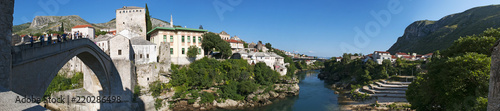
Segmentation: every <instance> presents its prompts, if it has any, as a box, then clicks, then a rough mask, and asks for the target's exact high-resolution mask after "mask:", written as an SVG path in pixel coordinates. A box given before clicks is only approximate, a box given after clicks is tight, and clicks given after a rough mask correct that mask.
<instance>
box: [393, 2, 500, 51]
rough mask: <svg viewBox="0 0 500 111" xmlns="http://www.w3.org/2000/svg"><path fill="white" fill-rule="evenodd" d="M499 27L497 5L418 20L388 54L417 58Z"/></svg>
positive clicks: (498, 6)
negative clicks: (409, 53) (459, 40)
mask: <svg viewBox="0 0 500 111" xmlns="http://www.w3.org/2000/svg"><path fill="white" fill-rule="evenodd" d="M498 27H500V5H488V6H481V7H474V8H471V9H468V10H466V11H464V12H461V13H455V14H450V15H447V16H444V17H443V18H441V19H439V20H437V21H431V20H419V21H415V22H413V23H411V24H410V25H408V27H406V29H405V33H404V34H403V35H402V36H401V37H398V40H397V41H396V43H394V44H393V45H392V46H391V47H390V48H389V49H388V50H387V51H388V52H390V53H393V54H394V53H396V52H415V53H419V54H426V53H431V52H434V51H436V50H443V49H446V48H448V47H449V46H451V44H452V43H453V41H455V40H457V39H458V38H460V37H465V36H467V35H474V34H475V35H477V34H480V33H482V32H483V31H484V30H486V29H487V28H498Z"/></svg>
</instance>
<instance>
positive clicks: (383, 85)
mask: <svg viewBox="0 0 500 111" xmlns="http://www.w3.org/2000/svg"><path fill="white" fill-rule="evenodd" d="M409 84H411V82H392V81H391V82H389V81H386V80H382V81H380V82H374V83H373V84H369V85H367V86H363V87H362V88H358V89H356V92H358V93H362V94H368V95H370V96H371V97H374V98H375V99H377V101H378V102H407V100H406V95H405V93H406V90H407V89H408V85H409Z"/></svg>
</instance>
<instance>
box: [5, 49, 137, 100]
mask: <svg viewBox="0 0 500 111" xmlns="http://www.w3.org/2000/svg"><path fill="white" fill-rule="evenodd" d="M12 50H13V65H12V66H13V67H12V75H11V77H10V88H9V89H11V90H12V91H14V92H16V93H18V94H20V95H23V96H34V97H43V94H44V92H45V91H46V90H47V88H48V86H49V84H50V82H52V80H53V79H54V77H55V76H56V75H57V73H58V71H59V70H60V69H61V68H62V67H63V66H64V65H65V64H66V63H67V62H68V61H69V60H70V59H72V58H73V57H78V58H79V59H80V60H81V61H82V62H83V63H84V64H85V65H86V66H88V67H89V68H90V69H91V70H92V72H94V75H95V76H96V77H97V79H98V82H99V83H100V87H101V88H102V90H100V91H98V92H94V95H96V94H95V93H99V94H98V95H104V96H109V95H114V96H124V97H123V98H124V100H125V99H126V97H127V96H126V95H129V94H128V93H126V91H123V85H122V81H121V78H120V75H119V74H118V71H117V69H116V67H115V66H114V64H113V62H112V60H111V58H110V57H109V56H108V55H107V54H106V53H104V52H103V51H102V50H101V49H100V48H99V47H97V46H96V45H95V44H94V42H92V41H90V40H89V39H79V40H73V41H68V42H63V43H57V44H51V45H45V46H41V44H34V46H33V47H31V46H30V45H21V46H16V47H13V49H12ZM85 81H88V80H85V79H84V82H85Z"/></svg>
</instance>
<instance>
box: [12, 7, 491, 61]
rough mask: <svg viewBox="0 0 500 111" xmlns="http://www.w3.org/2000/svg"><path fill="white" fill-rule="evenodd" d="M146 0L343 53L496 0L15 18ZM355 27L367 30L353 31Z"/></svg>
mask: <svg viewBox="0 0 500 111" xmlns="http://www.w3.org/2000/svg"><path fill="white" fill-rule="evenodd" d="M145 3H148V7H149V10H150V14H151V15H152V17H154V18H159V19H162V20H165V21H170V14H173V17H174V24H175V25H181V26H187V27H188V28H198V27H199V25H203V27H204V28H205V29H207V30H209V31H211V32H221V31H223V30H224V31H226V32H227V33H229V34H231V36H234V35H237V36H239V37H240V38H242V39H243V40H245V41H247V42H257V41H259V40H261V41H263V42H264V43H267V42H269V43H271V44H272V45H273V47H275V48H278V49H283V50H286V51H295V52H298V53H302V54H307V55H314V56H320V57H332V56H341V55H342V53H363V54H368V53H372V52H373V51H385V50H387V49H389V48H390V46H392V44H393V43H395V42H396V40H397V37H399V36H401V35H403V33H404V29H405V28H406V26H408V25H409V24H411V23H412V22H414V21H416V20H438V19H440V18H441V17H444V16H446V15H449V14H454V13H459V12H463V11H465V10H467V9H470V8H473V7H477V6H485V5H492V4H500V1H499V0H439V1H437V0H349V1H348V0H16V1H15V9H14V25H19V24H22V23H26V22H31V21H32V20H33V18H34V17H35V16H45V15H50V16H65V15H79V16H80V17H82V18H83V19H85V20H87V21H88V22H90V23H104V22H108V21H109V20H111V19H113V18H115V10H116V9H118V8H121V7H123V6H140V7H144V5H145ZM393 7H395V8H393ZM390 9H391V10H392V11H393V12H391V10H390ZM372 11H373V12H375V13H378V14H381V15H383V12H388V13H386V14H388V15H389V16H390V18H391V19H390V20H387V16H381V17H380V18H381V19H382V22H383V23H382V22H379V21H377V20H378V19H377V18H376V17H374V16H373V15H372V14H371V12H372ZM382 24H384V25H382ZM366 26H368V31H367V30H366V29H365V27H366ZM377 26H378V27H377ZM356 29H360V31H361V33H364V35H366V36H365V37H363V36H359V35H360V32H357V31H356ZM370 34H371V35H370Z"/></svg>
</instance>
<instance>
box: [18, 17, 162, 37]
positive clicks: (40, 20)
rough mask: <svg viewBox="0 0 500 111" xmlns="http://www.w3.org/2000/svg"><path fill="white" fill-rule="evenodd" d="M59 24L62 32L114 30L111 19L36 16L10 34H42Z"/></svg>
mask: <svg viewBox="0 0 500 111" xmlns="http://www.w3.org/2000/svg"><path fill="white" fill-rule="evenodd" d="M61 23H63V24H64V30H66V31H69V30H71V27H73V26H76V25H84V24H91V25H92V26H94V27H95V28H96V30H100V29H116V25H115V23H116V20H115V19H112V20H110V21H108V22H106V23H89V22H87V21H86V20H84V19H82V18H81V17H80V16H78V15H70V16H36V17H35V18H34V19H33V21H32V22H31V23H24V24H20V25H15V26H13V27H12V32H13V33H14V34H19V35H23V34H29V33H32V34H34V33H43V32H46V31H48V30H59V27H60V26H61ZM151 23H152V24H153V27H157V26H168V25H170V23H168V22H166V21H163V20H160V19H156V18H151Z"/></svg>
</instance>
